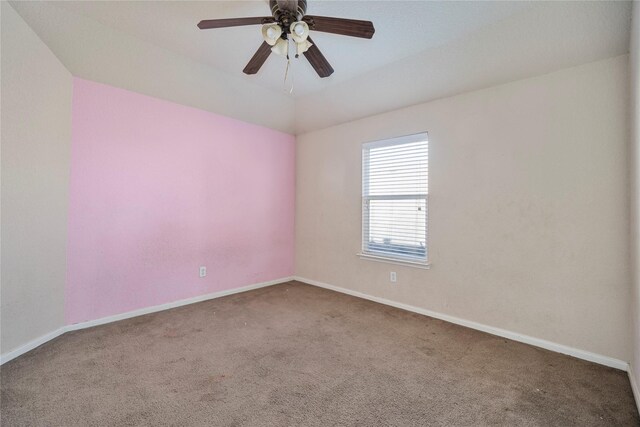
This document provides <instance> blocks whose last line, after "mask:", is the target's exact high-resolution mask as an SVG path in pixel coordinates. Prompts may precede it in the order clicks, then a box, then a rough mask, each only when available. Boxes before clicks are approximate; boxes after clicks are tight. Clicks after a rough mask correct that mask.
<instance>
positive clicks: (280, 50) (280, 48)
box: [267, 39, 289, 56]
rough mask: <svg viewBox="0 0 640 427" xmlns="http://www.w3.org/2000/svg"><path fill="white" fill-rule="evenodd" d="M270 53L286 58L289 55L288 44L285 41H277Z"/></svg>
mask: <svg viewBox="0 0 640 427" xmlns="http://www.w3.org/2000/svg"><path fill="white" fill-rule="evenodd" d="M267 43H268V42H267ZM271 52H273V53H275V54H276V55H280V56H287V55H288V54H289V43H288V42H287V41H286V40H285V39H279V40H278V41H277V42H276V43H275V45H273V47H272V48H271Z"/></svg>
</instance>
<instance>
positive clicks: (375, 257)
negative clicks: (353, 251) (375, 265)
mask: <svg viewBox="0 0 640 427" xmlns="http://www.w3.org/2000/svg"><path fill="white" fill-rule="evenodd" d="M357 255H358V256H359V257H360V259H365V260H368V261H376V262H386V263H388V264H397V265H404V266H407V267H414V268H421V269H423V270H429V269H430V268H431V264H430V263H429V262H420V261H406V260H402V259H395V258H387V257H383V256H378V255H371V254H363V253H358V254H357Z"/></svg>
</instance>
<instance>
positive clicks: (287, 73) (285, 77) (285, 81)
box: [283, 40, 293, 94]
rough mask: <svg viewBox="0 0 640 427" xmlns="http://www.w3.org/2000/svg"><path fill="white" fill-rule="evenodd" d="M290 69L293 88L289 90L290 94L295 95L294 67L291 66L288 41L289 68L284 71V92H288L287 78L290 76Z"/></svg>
mask: <svg viewBox="0 0 640 427" xmlns="http://www.w3.org/2000/svg"><path fill="white" fill-rule="evenodd" d="M289 68H291V87H290V88H289V90H288V92H289V94H292V93H293V67H292V66H291V58H290V57H289V41H288V40H287V68H286V69H285V71H284V82H283V85H284V90H285V91H287V77H288V76H289Z"/></svg>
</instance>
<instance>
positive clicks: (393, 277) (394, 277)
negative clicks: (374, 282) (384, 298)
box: [389, 271, 398, 283]
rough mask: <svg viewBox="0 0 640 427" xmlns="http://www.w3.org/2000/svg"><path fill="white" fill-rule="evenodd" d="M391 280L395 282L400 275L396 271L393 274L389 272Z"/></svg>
mask: <svg viewBox="0 0 640 427" xmlns="http://www.w3.org/2000/svg"><path fill="white" fill-rule="evenodd" d="M389 280H391V281H392V282H393V283H395V282H396V281H397V280H398V276H396V272H395V271H392V272H391V274H389Z"/></svg>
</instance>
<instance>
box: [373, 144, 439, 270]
mask: <svg viewBox="0 0 640 427" xmlns="http://www.w3.org/2000/svg"><path fill="white" fill-rule="evenodd" d="M428 149H429V146H428V139H427V134H426V133H421V134H417V135H409V136H402V137H399V138H393V139H388V140H384V141H376V142H369V143H365V144H363V146H362V252H363V254H365V255H372V256H376V257H383V258H390V259H393V260H400V261H412V262H423V263H426V262H427V256H428V252H427V233H428V227H427V220H428V210H427V209H428V196H429V181H428V175H429V173H428V172H429V167H428V163H429V151H428Z"/></svg>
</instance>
